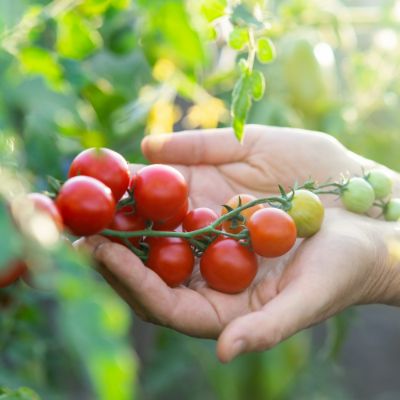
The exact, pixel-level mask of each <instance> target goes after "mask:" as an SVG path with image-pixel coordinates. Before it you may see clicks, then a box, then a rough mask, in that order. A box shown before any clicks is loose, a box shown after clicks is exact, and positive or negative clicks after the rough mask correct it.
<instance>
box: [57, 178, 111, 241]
mask: <svg viewBox="0 0 400 400" xmlns="http://www.w3.org/2000/svg"><path fill="white" fill-rule="evenodd" d="M56 205H57V208H58V209H59V211H60V213H61V216H62V218H63V221H64V224H65V226H66V227H67V228H69V229H70V231H71V232H72V233H73V234H75V235H77V236H89V235H94V234H96V233H99V232H101V231H102V230H103V229H105V228H107V227H108V226H109V225H110V224H111V222H112V220H113V218H114V212H115V201H114V198H113V195H112V193H111V190H110V189H109V188H108V187H107V186H106V185H104V184H103V183H101V182H100V181H98V180H97V179H94V178H91V177H89V176H75V177H73V178H71V179H68V180H67V181H66V182H65V183H64V185H63V186H62V187H61V190H60V192H59V194H58V196H57V199H56Z"/></svg>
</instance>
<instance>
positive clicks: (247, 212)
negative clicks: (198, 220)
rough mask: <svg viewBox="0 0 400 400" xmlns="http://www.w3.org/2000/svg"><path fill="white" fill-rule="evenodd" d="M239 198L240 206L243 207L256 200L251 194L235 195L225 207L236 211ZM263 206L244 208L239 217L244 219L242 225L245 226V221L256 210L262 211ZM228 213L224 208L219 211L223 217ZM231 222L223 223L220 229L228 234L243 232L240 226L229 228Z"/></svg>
mask: <svg viewBox="0 0 400 400" xmlns="http://www.w3.org/2000/svg"><path fill="white" fill-rule="evenodd" d="M239 198H240V201H241V205H242V206H243V205H245V204H247V203H250V202H251V201H254V200H257V198H256V197H254V196H252V195H251V194H237V195H235V196H233V197H231V198H230V199H229V200H228V201H227V202H226V205H227V206H229V207H231V208H233V209H236V208H238V207H239ZM263 208H264V206H263V205H262V204H257V205H255V206H253V207H249V208H246V209H245V210H243V211H241V212H240V214H239V215H242V216H243V217H244V218H245V222H244V224H245V225H247V221H248V220H249V218H250V217H251V216H252V215H253V214H254V213H255V212H256V211H258V210H261V209H263ZM227 212H228V210H227V209H226V208H225V207H222V209H221V216H222V215H225V214H226V213H227ZM231 225H232V222H231V221H224V222H223V223H222V227H223V228H224V231H225V232H228V233H239V232H241V231H242V230H243V227H242V226H238V227H236V228H232V227H231Z"/></svg>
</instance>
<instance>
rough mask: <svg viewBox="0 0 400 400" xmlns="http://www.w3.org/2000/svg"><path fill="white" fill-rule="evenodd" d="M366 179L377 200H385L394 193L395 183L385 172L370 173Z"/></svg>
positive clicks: (375, 171)
mask: <svg viewBox="0 0 400 400" xmlns="http://www.w3.org/2000/svg"><path fill="white" fill-rule="evenodd" d="M365 179H366V181H367V182H368V183H369V184H370V185H371V186H372V189H374V192H375V198H376V199H383V198H385V197H387V196H389V195H390V193H391V192H392V186H393V182H392V180H391V179H390V177H389V176H388V175H387V174H386V173H385V172H383V171H380V170H373V171H370V172H368V174H367V176H366V177H365Z"/></svg>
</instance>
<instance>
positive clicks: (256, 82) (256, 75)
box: [251, 71, 265, 101]
mask: <svg viewBox="0 0 400 400" xmlns="http://www.w3.org/2000/svg"><path fill="white" fill-rule="evenodd" d="M251 89H252V96H253V98H254V100H256V101H258V100H261V99H262V97H263V96H264V93H265V78H264V75H263V74H262V72H260V71H253V72H252V74H251Z"/></svg>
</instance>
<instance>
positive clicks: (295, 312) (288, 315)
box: [217, 284, 319, 362]
mask: <svg viewBox="0 0 400 400" xmlns="http://www.w3.org/2000/svg"><path fill="white" fill-rule="evenodd" d="M318 302H319V299H316V298H315V297H312V296H310V293H306V292H305V290H304V287H302V285H300V284H296V285H293V286H288V287H287V288H285V290H284V291H283V292H281V293H280V294H279V295H278V296H277V297H275V298H274V299H273V300H271V301H270V302H269V303H267V305H265V306H264V307H263V308H262V309H261V310H260V311H256V312H253V313H250V314H247V315H245V316H243V317H239V318H237V319H235V320H233V321H232V322H231V323H230V324H229V325H228V326H227V327H226V328H225V329H224V331H223V332H222V334H221V336H220V337H219V339H218V344H217V355H218V358H219V359H220V360H221V361H222V362H229V361H231V360H232V359H233V358H235V357H237V356H238V355H239V354H241V353H245V352H251V351H261V350H268V349H270V348H272V347H274V346H275V345H277V344H278V343H280V342H281V341H283V340H284V339H286V338H288V337H290V336H292V335H293V334H294V333H296V332H298V331H300V330H302V329H304V328H306V327H308V326H310V325H312V324H313V323H314V317H315V315H316V313H317V312H316V307H317V305H316V304H318Z"/></svg>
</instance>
